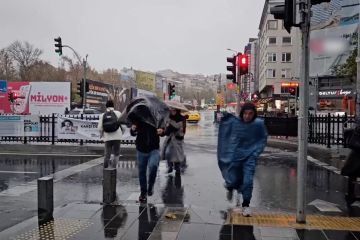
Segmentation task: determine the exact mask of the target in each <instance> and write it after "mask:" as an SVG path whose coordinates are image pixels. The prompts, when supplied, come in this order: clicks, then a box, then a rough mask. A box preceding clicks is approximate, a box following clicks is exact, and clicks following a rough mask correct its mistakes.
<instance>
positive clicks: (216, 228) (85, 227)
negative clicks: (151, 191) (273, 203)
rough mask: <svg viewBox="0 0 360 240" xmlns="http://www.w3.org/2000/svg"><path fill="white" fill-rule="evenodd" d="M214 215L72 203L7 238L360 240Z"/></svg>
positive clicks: (191, 210) (15, 229)
mask: <svg viewBox="0 0 360 240" xmlns="http://www.w3.org/2000/svg"><path fill="white" fill-rule="evenodd" d="M213 214H214V213H213V212H212V211H211V210H205V209H197V208H192V207H180V206H178V207H175V206H173V207H171V206H164V205H163V204H155V205H153V204H145V205H139V204H135V203H134V204H131V203H127V204H117V205H108V206H101V205H99V204H69V205H66V206H63V207H60V208H57V209H56V211H55V213H54V221H51V222H49V223H46V224H43V225H38V222H37V218H36V217H34V218H32V219H30V220H27V221H25V222H23V223H21V224H18V225H16V226H14V227H12V228H10V229H7V230H5V231H3V232H2V233H1V239H16V240H20V239H34V240H35V239H41V240H45V239H71V240H76V239H124V240H125V239H126V240H135V239H139V240H146V239H149V240H160V239H161V240H175V239H179V240H180V239H181V240H188V239H204V240H232V239H234V240H235V239H242V240H254V239H256V240H260V239H262V240H272V239H273V240H275V239H276V240H290V239H292V240H295V239H298V240H299V239H300V240H318V239H319V240H322V239H324V240H327V239H334V240H345V239H346V240H349V239H353V240H356V239H359V238H360V232H356V231H348V230H331V229H312V228H313V227H314V226H313V225H311V224H310V225H308V226H298V228H289V227H287V228H286V227H279V226H274V225H277V224H278V223H276V222H273V223H271V222H269V221H267V222H266V221H263V222H258V223H257V224H253V225H250V224H248V225H246V224H244V222H246V221H248V222H249V223H250V222H254V221H255V220H254V219H258V218H259V216H260V214H257V213H255V214H254V216H253V217H250V218H245V217H241V216H239V215H236V214H237V213H231V216H228V217H227V220H226V221H224V222H222V221H220V220H219V221H216V220H215V219H216V217H215V216H214V215H213ZM215 215H216V214H215ZM232 217H233V219H231V218H232ZM219 219H220V218H219ZM269 219H271V218H269ZM269 219H268V220H269ZM214 220H215V221H214ZM229 220H230V222H229ZM352 220H354V219H352ZM283 224H284V222H283ZM283 224H282V225H283ZM336 224H337V226H338V227H344V225H342V222H337V223H336ZM336 224H335V225H336ZM266 225H268V226H266ZM359 225H360V222H359V221H353V222H352V226H351V225H348V227H352V228H356V227H357V228H358V227H359ZM280 226H281V225H280ZM306 228H308V229H306Z"/></svg>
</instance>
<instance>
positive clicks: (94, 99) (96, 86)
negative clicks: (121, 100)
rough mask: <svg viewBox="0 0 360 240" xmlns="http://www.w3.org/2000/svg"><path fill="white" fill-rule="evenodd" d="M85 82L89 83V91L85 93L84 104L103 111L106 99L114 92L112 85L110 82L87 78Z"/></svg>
mask: <svg viewBox="0 0 360 240" xmlns="http://www.w3.org/2000/svg"><path fill="white" fill-rule="evenodd" d="M86 82H87V83H88V84H89V91H88V92H87V93H86V104H88V106H89V107H91V108H96V109H97V110H99V111H101V112H102V111H104V110H105V104H106V101H107V100H108V99H109V98H110V97H111V96H112V95H113V94H114V87H113V86H112V85H111V84H106V83H102V82H98V81H93V80H89V79H88V80H86Z"/></svg>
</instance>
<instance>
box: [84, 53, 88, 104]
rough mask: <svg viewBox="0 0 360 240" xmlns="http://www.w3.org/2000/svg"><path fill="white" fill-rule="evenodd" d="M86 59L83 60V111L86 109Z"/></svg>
mask: <svg viewBox="0 0 360 240" xmlns="http://www.w3.org/2000/svg"><path fill="white" fill-rule="evenodd" d="M87 57H88V55H87V54H86V58H85V59H84V60H83V67H84V89H83V110H84V111H85V108H86V67H87Z"/></svg>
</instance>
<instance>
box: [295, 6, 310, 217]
mask: <svg viewBox="0 0 360 240" xmlns="http://www.w3.org/2000/svg"><path fill="white" fill-rule="evenodd" d="M299 9H300V14H301V15H300V17H301V19H302V21H301V24H300V29H301V32H302V49H301V66H303V67H302V68H301V71H300V99H301V101H300V111H299V117H298V141H299V149H298V162H297V201H296V222H297V223H305V222H306V214H305V208H306V179H307V153H308V142H307V133H308V124H307V123H308V108H309V36H310V20H311V0H302V1H300V6H299Z"/></svg>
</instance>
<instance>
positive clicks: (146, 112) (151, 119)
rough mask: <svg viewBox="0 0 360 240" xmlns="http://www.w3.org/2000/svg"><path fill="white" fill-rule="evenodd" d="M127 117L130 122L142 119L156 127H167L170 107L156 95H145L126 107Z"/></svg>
mask: <svg viewBox="0 0 360 240" xmlns="http://www.w3.org/2000/svg"><path fill="white" fill-rule="evenodd" d="M126 118H127V120H128V121H130V122H139V121H141V122H145V123H147V124H150V125H151V126H154V127H155V128H160V127H165V122H166V121H167V119H168V118H169V108H168V106H167V105H166V104H165V103H163V102H162V101H160V100H159V99H158V98H157V97H155V96H143V97H139V98H135V99H134V100H132V101H131V102H130V103H129V105H128V106H127V107H126Z"/></svg>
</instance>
